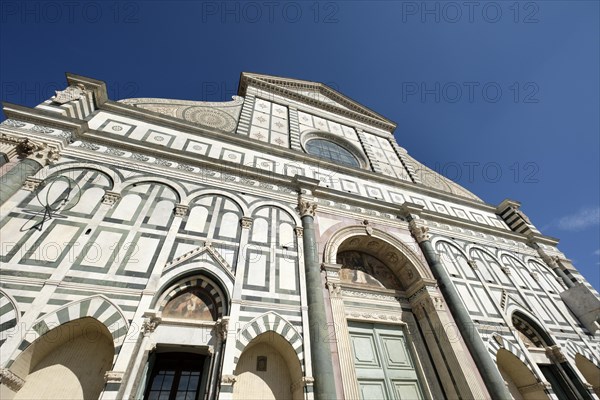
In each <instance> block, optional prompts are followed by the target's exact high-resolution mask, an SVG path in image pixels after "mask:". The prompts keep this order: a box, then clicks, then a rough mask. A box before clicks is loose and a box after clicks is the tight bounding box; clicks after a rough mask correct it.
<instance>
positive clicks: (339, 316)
mask: <svg viewBox="0 0 600 400" xmlns="http://www.w3.org/2000/svg"><path fill="white" fill-rule="evenodd" d="M347 229H348V230H354V231H356V230H359V229H360V230H361V231H362V232H360V233H358V232H356V234H354V235H348V236H346V237H345V238H343V239H341V240H340V238H339V236H341V235H343V232H344V231H341V233H338V234H336V235H334V237H333V238H332V240H331V241H330V242H329V243H328V247H326V249H325V257H326V261H329V262H330V263H331V264H327V263H326V264H325V268H326V270H327V271H328V273H327V281H328V287H329V288H330V304H331V308H332V314H333V320H334V324H335V325H334V326H335V330H336V338H335V339H336V342H337V349H338V354H339V359H340V361H339V363H340V369H341V375H342V382H343V387H344V394H345V396H346V398H352V399H403V398H410V399H425V398H432V397H441V396H443V394H442V392H441V388H440V386H439V383H438V381H437V378H436V377H435V371H434V368H433V366H432V365H431V364H430V359H429V358H428V355H427V351H426V350H425V343H424V340H423V338H422V337H421V335H420V333H419V329H418V328H416V326H417V321H416V319H415V317H414V315H413V313H412V311H411V304H410V302H409V300H408V296H407V295H406V291H407V289H408V288H410V287H411V286H412V287H415V285H418V284H419V282H420V280H421V279H422V277H423V276H424V275H425V274H426V273H423V271H421V270H420V269H419V268H418V267H417V263H418V261H416V262H415V260H414V259H412V258H411V256H412V253H410V251H409V250H407V249H404V248H403V247H401V246H402V244H401V243H397V244H398V246H395V245H392V244H391V243H396V242H397V240H396V241H394V240H395V239H393V238H391V237H388V235H387V234H385V233H383V232H380V231H375V230H372V231H370V232H369V231H367V230H366V229H365V228H364V227H362V228H358V227H357V228H347ZM336 236H338V238H336ZM336 241H337V243H336ZM400 248H403V249H404V250H406V253H405V252H404V251H400ZM415 258H416V257H415ZM409 327H414V329H413V328H411V329H409ZM419 354H421V357H420V356H419ZM424 365H426V366H427V368H424ZM434 393H435V395H434Z"/></svg>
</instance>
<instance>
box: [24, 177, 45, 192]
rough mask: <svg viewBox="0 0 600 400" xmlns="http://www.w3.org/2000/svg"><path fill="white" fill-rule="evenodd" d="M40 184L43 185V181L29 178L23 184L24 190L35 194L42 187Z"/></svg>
mask: <svg viewBox="0 0 600 400" xmlns="http://www.w3.org/2000/svg"><path fill="white" fill-rule="evenodd" d="M40 183H42V179H39V178H34V177H32V176H28V177H27V179H25V182H23V189H25V190H28V191H30V192H33V191H35V190H36V189H37V188H38V187H39V186H40Z"/></svg>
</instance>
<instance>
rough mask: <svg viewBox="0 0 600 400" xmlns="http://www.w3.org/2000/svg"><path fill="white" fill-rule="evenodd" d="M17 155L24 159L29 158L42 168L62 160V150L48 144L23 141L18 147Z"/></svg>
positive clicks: (27, 139) (28, 140)
mask: <svg viewBox="0 0 600 400" xmlns="http://www.w3.org/2000/svg"><path fill="white" fill-rule="evenodd" d="M16 150H17V154H18V155H19V156H21V157H22V158H29V159H32V160H34V161H36V162H38V163H39V164H40V165H42V166H46V165H51V164H53V163H54V162H56V161H58V159H59V158H60V150H59V149H58V148H57V147H55V146H52V145H48V144H46V143H42V142H38V141H33V140H31V139H29V138H26V139H23V140H21V141H20V142H19V144H17V146H16Z"/></svg>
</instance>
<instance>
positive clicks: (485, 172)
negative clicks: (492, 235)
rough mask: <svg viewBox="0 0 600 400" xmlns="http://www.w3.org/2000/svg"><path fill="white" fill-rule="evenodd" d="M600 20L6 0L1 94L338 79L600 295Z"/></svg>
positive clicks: (552, 8) (574, 8)
mask: <svg viewBox="0 0 600 400" xmlns="http://www.w3.org/2000/svg"><path fill="white" fill-rule="evenodd" d="M599 21H600V11H599V2H597V1H569V2H567V1H531V2H527V1H522V2H516V1H479V2H463V1H459V2H452V1H450V2H436V1H429V2H421V1H417V2H414V1H382V2H367V1H343V2H341V1H339V2H337V1H322V2H314V1H283V2H282V1H258V2H236V1H229V2H221V1H214V2H213V1H208V2H202V3H200V2H191V1H179V2H178V1H143V2H137V1H125V2H112V1H102V2H96V1H82V2H79V3H74V2H71V1H64V2H63V1H28V2H21V1H10V0H4V1H2V2H0V84H1V86H0V98H1V99H2V100H3V101H8V102H12V103H18V104H23V105H28V106H33V105H35V104H38V103H40V102H41V101H43V100H45V99H47V98H49V97H50V96H51V95H52V94H53V90H55V89H61V88H63V87H64V86H65V79H64V72H66V71H69V72H74V73H77V74H80V75H85V76H90V77H93V78H96V79H100V80H104V81H105V82H107V84H108V87H109V96H110V98H111V99H121V98H127V97H164V98H175V99H191V100H208V101H221V100H226V99H229V97H230V96H231V95H233V94H235V92H236V90H237V82H238V79H239V74H240V72H241V71H250V72H258V73H265V74H272V75H279V76H287V77H293V78H299V79H306V80H313V81H320V82H324V83H327V84H329V85H330V86H332V87H333V88H335V89H337V90H339V91H341V92H342V93H344V94H346V95H347V96H349V97H351V98H353V99H355V100H356V101H358V102H360V103H362V104H364V105H366V106H368V107H370V108H372V109H373V110H375V111H377V112H379V113H381V114H383V115H384V116H386V117H388V118H389V119H391V120H393V121H395V122H397V123H398V128H397V130H396V133H395V134H396V138H397V140H398V142H399V143H400V145H401V146H403V147H405V148H406V149H407V150H408V151H409V153H410V154H412V155H413V156H414V157H415V158H417V159H418V160H420V161H421V162H424V163H425V164H427V165H428V166H429V167H431V168H434V169H435V170H437V171H438V172H441V173H443V174H444V175H446V176H448V177H449V178H451V179H453V180H455V181H456V182H458V183H460V184H462V185H463V186H465V187H466V188H468V189H470V190H471V191H472V192H474V193H475V194H477V195H478V196H480V197H481V198H482V199H484V200H485V201H486V202H488V203H491V204H494V205H495V204H498V203H500V202H501V201H502V200H503V199H504V198H507V197H508V198H511V199H515V200H518V201H520V202H521V203H522V210H523V211H524V212H525V213H526V214H527V215H528V216H529V217H530V219H531V220H532V221H533V223H534V224H535V225H536V226H537V227H538V228H539V229H540V230H541V231H542V232H543V233H544V234H546V235H549V236H554V237H558V238H560V239H561V241H560V244H559V248H560V249H561V250H562V251H563V252H564V253H565V254H566V255H567V257H569V258H571V259H572V260H573V261H574V264H575V265H576V266H577V268H579V270H580V271H581V272H582V273H583V274H584V276H585V277H586V278H587V279H588V280H589V281H590V282H591V283H592V285H594V286H595V287H596V288H597V289H600V263H599V259H600V237H599V236H600V176H599V175H600V172H599V171H600V156H599V153H600V126H599V110H600V101H599V97H600V82H599V75H600V72H599V71H600V65H599V64H600V63H599V48H600V46H599V43H598V42H599V38H600V31H599ZM2 118H4V117H2Z"/></svg>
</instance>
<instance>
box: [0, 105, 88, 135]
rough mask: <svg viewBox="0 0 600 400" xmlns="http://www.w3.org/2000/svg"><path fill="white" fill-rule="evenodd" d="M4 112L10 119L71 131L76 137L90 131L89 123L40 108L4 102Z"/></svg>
mask: <svg viewBox="0 0 600 400" xmlns="http://www.w3.org/2000/svg"><path fill="white" fill-rule="evenodd" d="M2 110H3V111H4V115H5V116H6V118H8V119H14V120H18V121H25V122H30V123H32V124H39V125H44V126H48V127H50V128H58V129H62V130H67V131H71V132H72V133H73V135H74V136H75V137H78V136H81V135H82V134H83V133H84V132H86V131H88V130H89V126H88V123H87V121H82V120H79V119H75V118H71V117H65V116H64V115H60V114H57V113H53V112H50V111H45V110H41V109H39V108H29V107H24V106H20V105H18V104H12V103H7V102H3V103H2Z"/></svg>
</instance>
